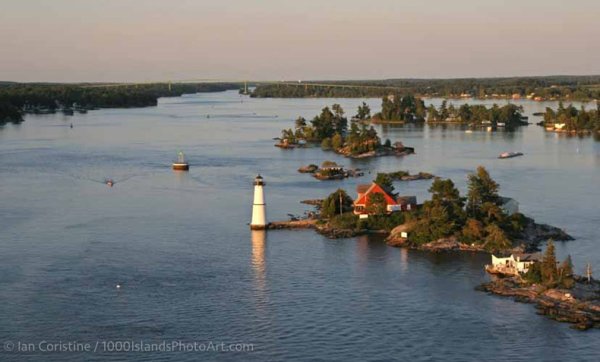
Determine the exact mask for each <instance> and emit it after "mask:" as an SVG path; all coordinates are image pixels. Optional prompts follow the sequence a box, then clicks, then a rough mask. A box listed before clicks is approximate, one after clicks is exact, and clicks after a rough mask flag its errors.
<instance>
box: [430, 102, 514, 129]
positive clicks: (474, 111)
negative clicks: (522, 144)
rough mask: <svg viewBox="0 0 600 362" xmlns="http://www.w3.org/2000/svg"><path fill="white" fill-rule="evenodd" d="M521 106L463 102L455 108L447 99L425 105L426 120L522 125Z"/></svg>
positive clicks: (508, 125)
mask: <svg viewBox="0 0 600 362" xmlns="http://www.w3.org/2000/svg"><path fill="white" fill-rule="evenodd" d="M522 112H523V108H522V107H520V106H516V105H514V104H507V105H504V106H502V107H499V106H498V105H497V104H494V105H492V106H491V107H489V108H488V107H486V106H484V105H482V104H478V105H469V104H463V105H461V106H460V107H458V108H456V107H454V105H453V104H450V105H448V102H447V101H445V100H444V101H443V102H442V104H441V105H440V106H439V107H438V108H436V107H435V106H433V105H430V106H429V107H427V122H456V123H473V124H482V123H483V122H486V121H487V122H489V123H490V124H491V125H492V126H496V125H498V123H504V124H505V125H506V126H507V127H515V126H519V125H524V124H526V122H524V121H523V120H522Z"/></svg>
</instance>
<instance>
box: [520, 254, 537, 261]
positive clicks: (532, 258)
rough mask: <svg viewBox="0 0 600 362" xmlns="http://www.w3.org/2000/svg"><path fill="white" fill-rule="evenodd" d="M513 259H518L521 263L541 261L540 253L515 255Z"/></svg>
mask: <svg viewBox="0 0 600 362" xmlns="http://www.w3.org/2000/svg"><path fill="white" fill-rule="evenodd" d="M514 256H515V257H518V258H519V260H521V261H538V260H542V254H541V253H516V254H514Z"/></svg>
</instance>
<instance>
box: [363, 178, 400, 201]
mask: <svg viewBox="0 0 600 362" xmlns="http://www.w3.org/2000/svg"><path fill="white" fill-rule="evenodd" d="M360 186H363V185H359V187H360ZM357 191H358V187H357ZM372 193H379V194H382V195H383V197H384V198H385V202H386V204H388V205H397V204H398V203H397V202H396V200H395V199H394V197H393V196H392V195H390V194H389V193H387V192H386V191H385V190H384V189H383V187H381V186H379V185H378V184H376V183H375V182H373V183H372V184H371V185H369V188H368V189H367V190H366V191H365V192H359V193H358V197H357V199H356V200H355V201H354V204H355V205H367V201H368V200H369V194H372Z"/></svg>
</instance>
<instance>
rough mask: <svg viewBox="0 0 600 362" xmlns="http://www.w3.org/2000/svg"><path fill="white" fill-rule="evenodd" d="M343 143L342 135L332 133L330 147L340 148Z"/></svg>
mask: <svg viewBox="0 0 600 362" xmlns="http://www.w3.org/2000/svg"><path fill="white" fill-rule="evenodd" d="M343 145H344V139H343V138H342V135H341V134H339V133H336V134H335V135H333V138H332V139H331V148H333V149H334V150H339V149H340V148H342V146H343Z"/></svg>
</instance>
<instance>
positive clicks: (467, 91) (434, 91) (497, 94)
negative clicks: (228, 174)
mask: <svg viewBox="0 0 600 362" xmlns="http://www.w3.org/2000/svg"><path fill="white" fill-rule="evenodd" d="M392 93H402V94H414V95H415V96H419V97H445V98H461V97H462V98H478V99H486V98H502V99H506V98H526V99H531V100H537V101H543V100H571V101H591V100H594V99H600V76H598V75H588V76H542V77H507V78H456V79H384V80H346V81H308V82H281V83H268V84H258V85H257V87H256V88H255V89H254V91H253V92H252V94H251V96H252V97H260V98H267V97H275V98H304V97H315V98H325V97H332V98H335V97H340V98H348V97H356V98H364V97H383V96H387V95H388V94H392Z"/></svg>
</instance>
